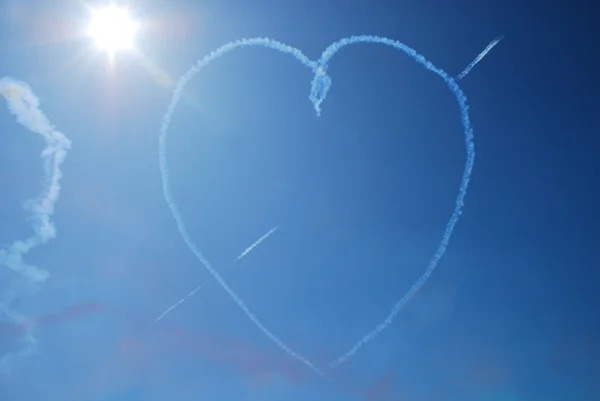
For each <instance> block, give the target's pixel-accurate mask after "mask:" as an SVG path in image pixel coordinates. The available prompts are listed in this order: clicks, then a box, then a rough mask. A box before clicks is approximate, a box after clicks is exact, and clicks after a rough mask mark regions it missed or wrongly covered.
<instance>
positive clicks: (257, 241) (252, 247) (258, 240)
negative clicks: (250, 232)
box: [234, 226, 279, 262]
mask: <svg viewBox="0 0 600 401" xmlns="http://www.w3.org/2000/svg"><path fill="white" fill-rule="evenodd" d="M278 228H279V226H275V227H273V228H272V229H270V230H269V231H267V232H266V233H265V235H263V236H262V237H260V238H259V239H257V240H256V241H255V242H254V243H253V244H252V245H250V246H249V247H248V248H246V249H245V250H244V252H242V253H240V256H238V257H237V259H235V260H234V262H237V261H238V260H240V259H242V258H243V257H244V256H246V255H248V254H249V253H250V252H252V250H253V249H254V248H256V247H257V246H259V245H260V244H261V242H263V241H264V240H266V239H267V238H269V237H270V236H271V234H273V233H274V232H275V231H277V229H278Z"/></svg>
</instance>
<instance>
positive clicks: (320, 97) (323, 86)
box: [159, 35, 497, 376]
mask: <svg viewBox="0 0 600 401" xmlns="http://www.w3.org/2000/svg"><path fill="white" fill-rule="evenodd" d="M358 43H372V44H383V45H387V46H390V47H392V48H395V49H397V50H400V51H402V52H404V53H406V54H407V55H408V56H410V57H411V58H413V59H414V60H415V61H416V62H418V63H419V64H421V65H423V66H424V67H425V68H426V69H428V70H429V71H431V72H433V73H435V74H437V75H438V76H439V77H440V78H442V79H443V80H444V81H445V83H446V84H447V86H448V88H449V89H450V91H451V92H452V94H453V95H454V96H455V97H456V100H457V102H458V105H459V108H460V112H461V120H462V123H463V128H464V141H465V147H466V154H467V158H466V162H465V167H464V170H463V174H462V180H461V183H460V186H459V190H458V195H457V197H456V202H455V206H454V211H453V213H452V215H451V217H450V219H449V221H448V223H447V224H446V229H445V231H444V234H443V236H442V239H441V241H440V243H439V245H438V248H437V250H436V252H435V253H434V255H433V257H432V258H431V260H430V262H429V264H428V265H427V267H426V269H425V271H424V272H423V274H422V275H421V276H420V277H419V278H418V279H417V281H416V282H415V283H414V284H413V286H412V287H411V288H410V289H409V290H408V292H406V293H405V294H404V295H403V296H402V298H400V299H399V300H398V301H397V302H396V303H395V304H394V305H393V307H392V309H391V311H390V312H389V313H388V315H387V317H386V318H385V319H384V320H383V321H382V322H381V323H380V324H378V325H377V326H375V328H373V329H372V330H371V331H370V332H368V333H366V334H365V335H364V336H363V337H362V338H361V339H360V340H359V341H358V342H357V343H356V344H355V345H354V346H353V347H352V348H351V349H350V350H349V351H347V352H346V353H345V354H344V355H342V356H341V357H339V358H338V359H336V360H334V361H332V362H330V364H329V365H330V367H331V368H335V367H337V366H339V365H341V364H342V363H344V362H346V361H347V360H348V359H349V358H351V357H352V356H353V355H354V354H356V352H358V350H359V349H361V348H362V347H363V346H364V345H365V344H366V343H367V342H369V341H370V340H371V339H373V338H374V337H376V336H377V335H378V334H379V333H380V332H381V331H383V330H384V329H386V328H387V327H388V326H389V325H390V324H391V323H392V322H393V320H394V318H395V317H396V315H397V314H398V313H399V312H400V310H401V309H402V307H403V306H404V305H405V304H406V302H408V301H409V300H410V299H411V298H412V297H413V295H414V294H415V293H416V292H417V291H418V290H419V289H420V288H421V287H422V286H423V285H424V284H425V282H426V281H427V279H428V278H429V277H430V276H431V274H432V273H433V271H434V270H435V268H436V266H437V265H438V263H439V261H440V259H441V258H442V256H443V255H444V253H445V252H446V248H447V246H448V243H449V241H450V237H451V236H452V232H453V230H454V227H455V226H456V224H457V222H458V220H459V218H460V215H461V214H462V212H463V206H464V199H465V196H466V193H467V188H468V185H469V180H470V178H471V172H472V169H473V164H474V160H475V145H474V142H473V129H472V127H471V123H470V120H469V112H468V109H469V107H468V104H467V98H466V96H465V94H464V93H463V91H462V89H460V87H459V85H458V83H457V82H456V80H455V79H454V78H452V77H451V76H449V75H448V74H447V73H446V72H445V71H444V70H442V69H440V68H438V67H436V66H435V65H433V64H432V63H431V62H430V61H428V60H427V59H426V58H425V57H424V56H422V55H420V54H419V53H417V52H416V51H415V50H414V49H412V48H410V47H409V46H407V45H405V44H403V43H401V42H398V41H395V40H392V39H388V38H384V37H379V36H368V35H362V36H352V37H348V38H344V39H341V40H339V41H337V42H335V43H333V44H332V45H330V46H329V47H328V48H327V49H326V50H325V51H324V52H323V53H322V55H321V57H320V59H319V61H318V62H314V61H310V60H309V59H308V58H307V57H306V56H304V54H303V53H302V52H301V51H300V50H298V49H296V48H293V47H291V46H287V45H285V44H283V43H281V42H277V41H274V40H272V39H268V38H253V39H241V40H237V41H234V42H230V43H227V44H225V45H224V46H222V47H220V48H218V49H217V50H215V51H213V52H211V53H210V54H208V55H207V56H205V57H204V58H202V59H201V60H200V61H198V63H197V64H196V65H195V66H193V67H192V68H191V69H190V70H189V71H188V72H187V73H186V74H185V75H184V76H183V77H182V78H181V79H180V80H179V82H178V84H177V86H176V88H175V91H174V93H173V97H172V99H171V102H170V104H169V106H168V108H167V112H166V113H165V116H164V118H163V123H162V126H161V129H160V136H159V164H160V170H161V178H162V183H163V193H164V197H165V200H166V202H167V204H168V206H169V209H170V210H171V213H172V215H173V217H174V219H175V222H176V224H177V228H178V230H179V233H180V234H181V236H182V238H183V240H184V241H185V243H186V244H187V246H188V247H189V249H190V250H191V251H192V252H193V253H194V255H195V256H196V257H197V258H198V260H199V261H200V262H201V263H202V264H203V265H204V266H205V267H206V269H207V270H208V271H209V272H210V273H211V274H212V275H213V277H214V278H215V279H216V280H217V282H218V283H219V284H220V285H221V287H222V288H223V289H224V290H225V291H226V292H227V293H228V294H229V296H231V298H232V299H233V300H234V301H235V302H236V303H237V305H238V306H239V307H240V308H241V309H242V310H243V311H244V313H246V315H247V316H248V318H250V320H251V321H252V322H253V323H254V324H255V325H256V326H257V327H258V328H259V329H260V330H261V331H262V332H263V333H264V334H265V335H266V336H267V337H268V338H269V339H271V340H272V341H273V342H274V343H275V344H277V345H278V346H279V347H280V348H281V349H283V350H284V351H285V352H287V353H288V354H289V355H290V356H292V357H294V358H296V359H298V360H299V361H301V362H302V363H304V364H305V365H307V366H308V367H310V368H311V369H312V370H314V371H315V372H316V373H318V374H319V375H321V376H323V373H322V372H321V371H320V370H319V369H317V368H316V367H315V366H314V365H313V364H312V363H311V362H310V361H309V360H308V359H306V358H305V357H303V356H301V355H299V354H297V353H296V352H295V351H293V350H292V349H290V348H289V347H288V346H287V345H285V343H283V342H282V341H281V340H280V339H279V338H278V337H277V336H275V335H274V334H273V333H271V331H269V329H268V328H267V327H266V326H265V325H264V324H263V323H262V322H261V321H260V320H259V319H258V318H257V317H256V316H255V315H254V314H253V313H252V311H250V309H249V308H248V307H247V306H246V304H245V303H244V301H243V300H242V299H241V298H240V297H239V296H238V295H237V294H236V293H235V292H234V291H233V289H231V287H229V285H228V284H227V282H226V281H225V280H224V279H223V277H221V275H220V274H219V273H218V272H217V271H216V270H215V268H214V267H213V266H212V265H211V263H210V262H209V261H208V260H207V259H206V257H205V256H204V255H203V254H202V252H201V251H200V250H199V249H198V248H197V247H196V245H195V244H194V242H193V241H192V239H191V237H190V236H189V234H188V232H187V230H186V227H185V224H184V222H183V219H182V217H181V214H180V213H179V210H178V208H177V204H176V203H175V200H174V198H173V196H172V194H171V190H170V185H169V172H168V167H167V134H168V130H169V126H170V123H171V118H172V116H173V113H174V111H175V108H176V106H177V104H178V102H179V99H180V97H181V94H182V91H183V89H184V87H185V85H186V84H187V83H188V82H189V81H190V80H191V79H192V78H193V76H194V75H196V74H197V73H198V72H200V70H201V69H202V68H204V67H206V66H207V65H208V64H209V63H211V62H212V61H214V60H215V59H217V58H219V57H221V56H223V55H225V54H226V53H228V52H230V51H232V50H234V49H236V48H239V47H248V46H263V47H267V48H271V49H274V50H277V51H280V52H282V53H287V54H290V55H292V56H294V57H295V58H296V59H297V60H298V61H300V62H301V63H302V64H303V65H305V66H307V67H309V68H310V69H311V70H312V71H313V73H314V77H313V80H312V83H311V91H310V95H309V99H310V101H311V102H312V103H313V106H314V109H315V111H316V113H317V115H320V114H321V104H322V103H323V101H324V100H325V98H326V96H327V93H328V91H329V89H330V88H331V84H332V81H331V78H330V77H329V75H327V65H328V62H329V60H330V59H331V57H333V55H334V54H335V53H337V52H338V51H339V50H340V49H341V48H343V47H345V46H347V45H352V44H358ZM496 43H497V42H496ZM496 43H494V44H491V45H490V46H488V48H489V49H487V52H489V50H490V49H491V48H492V47H493V46H495V44H496ZM485 53H486V51H484V52H483V55H481V56H480V57H478V59H476V61H475V62H474V63H472V65H473V66H474V65H475V64H476V63H477V62H478V61H479V60H481V58H482V57H483V56H485ZM471 68H472V66H471ZM467 73H468V70H467V71H466V72H464V74H462V75H463V76H464V75H466V74H467Z"/></svg>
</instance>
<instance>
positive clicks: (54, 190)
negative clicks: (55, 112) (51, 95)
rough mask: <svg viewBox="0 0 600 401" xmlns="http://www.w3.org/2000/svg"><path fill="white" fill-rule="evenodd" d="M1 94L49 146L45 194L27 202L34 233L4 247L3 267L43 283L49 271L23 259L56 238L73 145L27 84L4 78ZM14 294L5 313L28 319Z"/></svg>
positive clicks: (0, 256)
mask: <svg viewBox="0 0 600 401" xmlns="http://www.w3.org/2000/svg"><path fill="white" fill-rule="evenodd" d="M0 95H2V96H3V97H4V98H5V99H6V104H7V107H8V110H9V112H10V113H11V114H13V115H14V116H15V117H16V119H17V122H18V123H19V124H21V125H23V126H24V127H25V128H27V129H28V130H30V131H32V132H33V133H36V134H39V135H40V136H41V137H42V139H43V140H44V142H45V148H44V150H43V151H42V152H41V158H42V161H43V164H44V172H45V177H44V180H43V185H44V186H43V189H42V192H41V194H40V195H39V196H38V197H37V198H36V199H33V200H30V201H28V202H26V203H25V208H26V210H27V211H29V212H30V213H31V216H30V217H31V221H33V234H31V235H30V236H29V237H28V238H25V239H23V240H16V241H15V242H13V243H12V244H10V245H9V246H8V248H7V249H0V266H6V267H8V268H9V269H11V270H13V271H14V272H16V273H17V274H19V275H21V276H22V277H23V278H25V279H26V280H28V281H31V282H33V283H42V282H44V281H45V280H46V279H47V278H48V276H49V273H48V272H47V271H45V270H42V269H40V268H38V267H36V266H33V265H30V264H27V263H26V262H24V261H23V256H24V255H26V254H27V253H28V252H29V251H31V250H32V249H33V248H35V247H37V246H39V245H42V244H45V243H46V242H48V241H49V240H51V239H53V238H54V237H56V228H55V226H54V223H53V221H52V215H53V214H54V206H55V204H56V202H57V201H58V198H59V194H60V180H61V178H62V171H61V169H60V167H61V164H62V163H63V161H64V159H65V157H66V155H67V151H68V150H69V149H70V148H71V141H70V140H69V139H68V138H67V137H66V136H65V135H64V134H63V133H62V132H60V131H57V130H56V129H55V128H54V126H53V125H52V124H51V123H50V121H49V120H48V118H47V117H46V116H45V115H44V113H43V112H42V111H41V110H40V107H39V106H40V102H39V100H38V98H37V97H36V96H35V95H34V93H33V92H32V90H31V88H30V87H29V85H27V84H26V83H24V82H21V81H17V80H14V79H12V78H8V77H4V78H0ZM12 296H14V294H12V295H10V296H9V297H8V299H4V300H3V302H2V303H1V304H0V309H1V310H2V312H3V313H4V314H5V315H7V316H9V317H12V318H13V319H17V320H20V321H22V320H25V319H26V317H24V316H21V315H20V314H18V313H17V312H15V311H11V310H10V309H9V303H10V298H12ZM5 298H6V297H5ZM25 340H26V341H25V342H26V343H27V344H28V347H27V348H28V349H27V350H26V351H25V352H24V353H21V355H23V354H26V353H29V352H32V347H33V345H34V344H35V339H33V337H32V335H31V333H26V337H25ZM10 356H11V355H10V354H7V355H5V356H4V357H3V358H2V365H5V364H6V363H7V361H8V359H10Z"/></svg>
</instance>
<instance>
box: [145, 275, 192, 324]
mask: <svg viewBox="0 0 600 401" xmlns="http://www.w3.org/2000/svg"><path fill="white" fill-rule="evenodd" d="M202 287H203V285H202V284H200V285H199V286H198V287H196V288H194V289H193V290H192V291H190V292H189V293H188V294H187V295H186V296H185V297H183V298H181V299H180V300H179V301H177V302H175V303H174V304H173V305H171V306H169V307H168V308H167V309H166V310H165V311H164V312H163V313H161V314H160V316H159V317H157V318H156V320H155V321H154V322H155V323H158V322H160V321H161V320H162V319H163V318H164V317H165V316H167V314H168V313H169V312H171V311H172V310H173V309H175V308H177V307H178V306H179V305H181V304H182V303H184V302H185V301H187V299H188V298H190V297H192V296H194V294H196V293H197V292H198V291H200V289H201V288H202Z"/></svg>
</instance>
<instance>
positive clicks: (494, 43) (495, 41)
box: [456, 36, 504, 79]
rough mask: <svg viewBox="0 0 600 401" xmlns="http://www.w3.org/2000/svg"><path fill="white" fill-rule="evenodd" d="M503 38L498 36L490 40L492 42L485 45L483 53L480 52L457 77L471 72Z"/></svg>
mask: <svg viewBox="0 0 600 401" xmlns="http://www.w3.org/2000/svg"><path fill="white" fill-rule="evenodd" d="M502 39H504V36H498V37H497V38H496V39H494V40H492V41H491V42H490V44H489V45H487V46H486V47H485V49H483V51H482V52H481V53H479V54H478V55H477V57H475V59H474V60H473V61H471V64H469V65H468V66H467V68H465V70H464V71H463V72H461V73H460V74H458V76H457V77H456V79H463V78H464V77H465V76H466V75H467V74H468V73H469V72H471V70H472V69H473V67H475V66H476V65H477V63H479V62H480V61H481V60H482V59H483V58H484V57H485V56H486V55H487V54H488V53H489V52H490V51H491V50H492V49H493V48H494V46H496V45H497V44H498V43H500V41H501V40H502Z"/></svg>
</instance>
